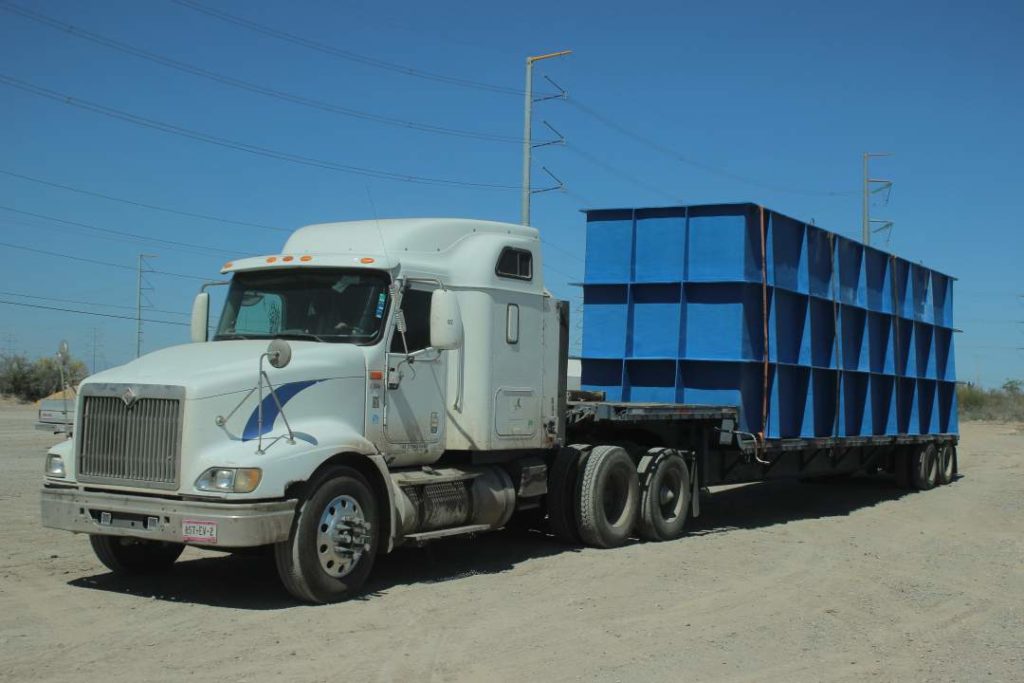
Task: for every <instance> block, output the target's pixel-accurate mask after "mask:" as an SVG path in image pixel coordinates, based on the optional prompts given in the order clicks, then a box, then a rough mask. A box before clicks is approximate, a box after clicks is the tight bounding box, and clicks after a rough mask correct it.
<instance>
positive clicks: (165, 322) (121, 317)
mask: <svg viewBox="0 0 1024 683" xmlns="http://www.w3.org/2000/svg"><path fill="white" fill-rule="evenodd" d="M151 272H153V271H151ZM0 304H4V305H6V306H21V307H23V308H38V309H42V310H46V311H61V312H63V313H78V314H80V315H95V316H98V317H100V318H116V319H118V320H131V321H135V320H136V318H135V316H133V315H115V314H113V313H97V312H95V311H82V310H79V309H76V308H58V307H56V306H43V305H41V304H27V303H23V302H19V301H3V300H0ZM143 322H147V323H159V324H162V325H176V326H178V327H188V326H189V323H179V322H175V321H172V320H143Z"/></svg>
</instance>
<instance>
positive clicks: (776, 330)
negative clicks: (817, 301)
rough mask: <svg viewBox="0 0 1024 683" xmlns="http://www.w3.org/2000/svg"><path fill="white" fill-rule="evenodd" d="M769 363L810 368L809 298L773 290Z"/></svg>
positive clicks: (781, 290)
mask: <svg viewBox="0 0 1024 683" xmlns="http://www.w3.org/2000/svg"><path fill="white" fill-rule="evenodd" d="M771 305H772V309H771V310H772V312H771V322H770V325H771V332H772V334H771V335H770V337H769V340H770V346H771V349H770V350H771V356H770V357H771V359H772V360H773V361H776V362H779V363H797V364H801V365H810V364H811V324H810V313H809V311H808V297H807V296H806V295H804V294H794V293H792V292H788V291H786V290H783V289H776V290H775V292H774V294H773V295H772V301H771Z"/></svg>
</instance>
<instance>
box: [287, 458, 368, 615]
mask: <svg viewBox="0 0 1024 683" xmlns="http://www.w3.org/2000/svg"><path fill="white" fill-rule="evenodd" d="M378 518H379V515H378V507H377V501H376V499H375V498H374V496H373V492H372V490H371V488H370V485H369V483H368V482H367V481H366V479H365V478H364V477H363V475H361V474H360V473H359V472H357V471H356V470H354V469H352V468H349V467H335V468H332V469H330V470H328V471H326V472H325V473H324V474H323V475H322V476H321V477H320V478H319V480H318V483H317V484H315V485H314V487H313V488H312V493H311V494H310V495H309V496H308V497H307V498H306V499H305V500H304V501H303V502H302V505H301V507H300V508H299V511H298V513H297V514H296V515H295V520H294V521H293V522H292V531H291V534H290V535H289V537H288V540H286V541H282V542H281V543H277V544H276V545H275V546H274V559H275V561H276V564H277V573H278V575H280V577H281V582H282V583H283V584H284V587H285V588H286V589H287V590H288V592H289V593H291V594H292V595H293V596H295V597H296V598H298V599H299V600H302V601H304V602H309V603H314V604H324V603H330V602H338V601H341V600H344V599H346V598H348V597H350V596H352V595H353V594H355V593H356V592H357V591H358V590H359V589H360V588H361V587H362V585H363V583H364V582H365V581H366V578H367V577H368V576H369V575H370V570H371V569H372V568H373V561H374V559H375V557H376V555H377V548H378V546H379V544H380V530H379V529H378V523H377V521H378Z"/></svg>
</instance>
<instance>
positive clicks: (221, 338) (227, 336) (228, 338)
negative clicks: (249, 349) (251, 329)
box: [213, 332, 252, 341]
mask: <svg viewBox="0 0 1024 683" xmlns="http://www.w3.org/2000/svg"><path fill="white" fill-rule="evenodd" d="M234 339H252V337H249V336H247V335H244V334H236V333H234V332H232V333H230V334H218V335H216V336H215V337H214V338H213V341H232V340H234Z"/></svg>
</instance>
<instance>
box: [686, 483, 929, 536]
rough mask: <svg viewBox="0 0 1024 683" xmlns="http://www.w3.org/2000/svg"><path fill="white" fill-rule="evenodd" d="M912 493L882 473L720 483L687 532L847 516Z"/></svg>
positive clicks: (767, 525) (706, 498)
mask: <svg viewBox="0 0 1024 683" xmlns="http://www.w3.org/2000/svg"><path fill="white" fill-rule="evenodd" d="M911 493H913V492H912V491H908V490H907V489H903V488H900V487H899V486H898V485H897V484H896V482H895V481H893V480H891V479H888V478H886V477H866V476H857V477H847V478H842V479H809V480H804V481H799V480H796V479H780V480H775V481H765V482H757V483H753V484H745V485H738V486H729V487H723V488H721V489H718V490H715V491H713V492H712V493H711V495H708V496H704V498H703V499H702V504H701V516H700V517H699V518H698V519H695V520H692V522H691V525H690V534H691V535H696V536H701V535H707V534H716V533H722V532H727V531H730V530H732V529H760V528H763V527H769V526H773V525H776V524H786V523H788V522H793V521H797V520H803V519H820V518H823V517H845V516H847V515H849V514H850V513H852V512H856V511H857V510H862V509H864V508H869V507H872V506H874V505H878V504H879V503H884V502H887V501H892V500H897V499H899V498H902V497H903V496H905V495H909V494H911Z"/></svg>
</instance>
